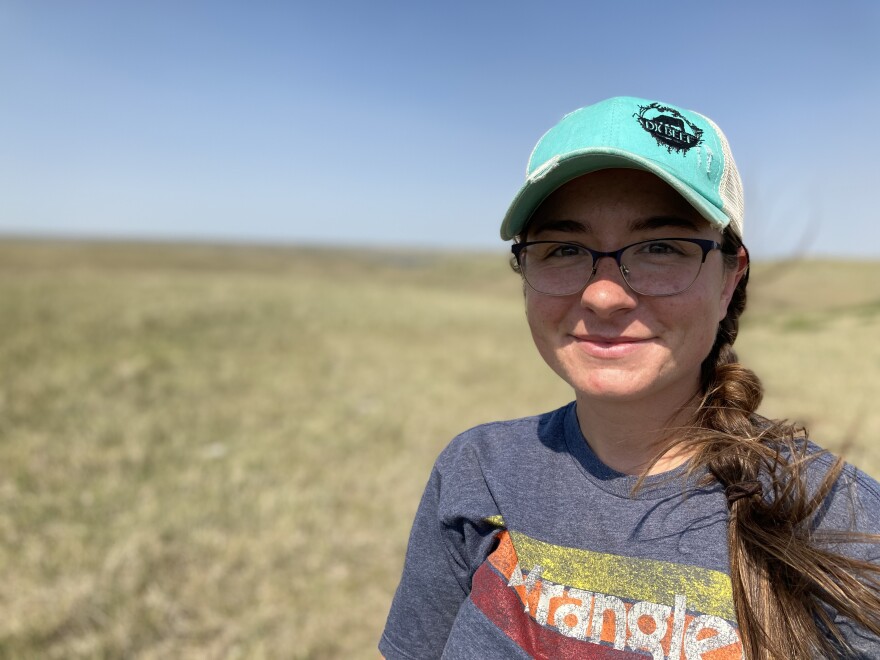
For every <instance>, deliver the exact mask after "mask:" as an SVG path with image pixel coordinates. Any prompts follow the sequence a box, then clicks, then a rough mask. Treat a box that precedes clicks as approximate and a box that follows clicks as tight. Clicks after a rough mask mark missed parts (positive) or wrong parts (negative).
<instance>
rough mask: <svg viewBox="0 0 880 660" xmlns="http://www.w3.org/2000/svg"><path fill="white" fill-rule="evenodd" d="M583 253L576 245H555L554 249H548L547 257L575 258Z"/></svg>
mask: <svg viewBox="0 0 880 660" xmlns="http://www.w3.org/2000/svg"><path fill="white" fill-rule="evenodd" d="M583 253H584V251H583V250H582V249H581V248H579V247H577V246H576V245H557V246H556V247H552V246H551V247H550V250H549V251H548V253H547V256H548V257H577V256H580V255H582V254H583Z"/></svg>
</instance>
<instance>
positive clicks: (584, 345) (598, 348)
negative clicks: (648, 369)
mask: <svg viewBox="0 0 880 660" xmlns="http://www.w3.org/2000/svg"><path fill="white" fill-rule="evenodd" d="M573 337H574V339H575V343H576V344H577V346H578V348H579V349H580V350H582V351H584V352H585V353H586V354H587V355H590V356H593V357H598V358H620V357H625V356H627V355H630V354H632V353H634V352H636V351H637V350H639V349H640V348H641V347H642V346H644V345H645V344H646V343H648V342H650V341H651V340H650V338H648V339H642V338H640V337H601V336H597V335H589V336H575V335H573Z"/></svg>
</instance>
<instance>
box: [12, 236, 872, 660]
mask: <svg viewBox="0 0 880 660" xmlns="http://www.w3.org/2000/svg"><path fill="white" fill-rule="evenodd" d="M768 269H770V267H764V268H761V267H758V268H756V274H755V284H756V285H757V286H755V287H754V288H753V305H752V306H753V309H752V310H751V312H750V316H749V319H750V320H749V321H748V322H747V323H746V325H745V328H744V331H743V336H742V339H741V353H742V354H743V356H744V357H745V358H746V359H747V361H748V362H749V363H750V364H751V365H753V366H754V367H755V368H756V369H757V370H758V372H759V373H760V374H761V375H762V376H763V377H764V379H765V381H766V383H767V385H768V389H769V394H768V397H767V410H768V411H769V412H772V413H773V414H775V415H785V416H788V417H795V418H800V419H804V420H807V421H809V422H811V423H812V424H813V426H814V428H815V429H816V433H815V436H816V437H817V439H819V440H820V441H824V443H825V444H828V445H832V446H834V445H839V444H840V443H841V442H842V441H843V440H845V439H847V438H849V437H852V438H854V444H853V447H852V448H851V449H850V454H851V455H852V456H853V457H854V458H855V459H857V460H856V462H857V463H858V464H859V465H861V466H863V467H865V468H867V469H868V470H869V471H870V472H872V473H874V474H880V454H878V451H880V450H878V449H876V448H875V444H876V443H873V442H872V440H873V438H875V437H877V435H878V432H880V411H878V409H877V406H875V405H873V402H874V401H876V400H878V398H880V379H878V378H877V375H878V373H880V347H878V342H877V340H876V338H877V337H878V330H880V264H878V263H857V264H830V263H829V264H823V263H799V264H794V265H789V266H787V267H786V268H785V269H783V270H778V271H774V272H776V274H775V275H774V272H768ZM762 270H763V271H764V272H765V273H766V274H767V275H768V278H767V284H766V285H761V284H759V283H760V282H761V276H762ZM0 370H2V375H3V378H2V381H0V465H2V466H3V467H2V471H0V574H2V576H3V580H2V581H0V657H49V658H71V657H122V656H136V657H145V658H153V657H157V658H158V657H168V656H171V657H224V658H225V657H231V658H235V657H293V658H340V657H345V658H348V657H374V656H375V651H374V649H375V642H376V640H377V638H378V635H379V632H380V630H381V627H382V624H383V622H384V618H385V615H386V612H387V608H388V605H389V602H390V598H391V595H392V593H393V589H394V587H395V585H396V581H397V579H398V577H399V571H400V561H401V557H402V553H403V550H404V546H405V543H406V537H407V532H408V528H409V525H410V522H411V518H412V514H413V511H414V509H415V506H416V504H417V501H418V497H419V495H420V493H421V489H422V486H423V484H424V481H425V479H426V478H427V473H428V470H429V469H430V465H431V463H432V462H433V459H434V457H435V456H436V454H437V452H438V451H439V450H440V449H441V447H442V446H443V445H444V444H445V443H446V442H447V441H448V440H449V439H450V438H451V437H452V436H453V435H454V434H455V433H457V432H459V431H461V430H463V429H464V428H466V427H468V426H470V425H473V424H476V423H479V422H482V421H487V420H491V419H498V418H504V417H513V416H520V415H524V414H530V413H534V412H539V411H542V410H547V409H550V408H552V407H555V406H557V405H560V404H561V403H563V402H565V401H567V400H568V399H569V393H568V392H567V391H566V388H565V386H564V385H563V384H562V383H560V382H558V381H557V379H556V378H555V376H553V375H552V373H550V371H549V370H548V369H546V368H545V367H544V366H543V364H542V363H541V362H540V358H538V356H537V355H536V354H535V351H534V350H533V348H532V346H531V342H530V339H529V337H528V332H527V330H526V327H525V322H524V319H523V312H522V306H521V300H520V292H519V284H518V282H517V280H516V277H515V276H514V275H512V274H511V273H510V272H509V270H508V269H507V266H506V258H505V256H504V255H503V253H502V252H499V253H498V255H497V256H486V255H471V256H467V257H462V258H460V259H453V258H451V257H449V256H447V255H443V254H429V253H416V254H403V253H400V252H385V253H379V252H375V253H368V254H360V255H358V254H355V253H352V252H346V251H343V252H338V251H334V252H330V251H322V250H314V249H313V250H306V249H269V248H249V247H206V246H162V245H113V244H91V245H90V244H76V243H47V242H42V243H39V242H12V241H6V242H4V243H0Z"/></svg>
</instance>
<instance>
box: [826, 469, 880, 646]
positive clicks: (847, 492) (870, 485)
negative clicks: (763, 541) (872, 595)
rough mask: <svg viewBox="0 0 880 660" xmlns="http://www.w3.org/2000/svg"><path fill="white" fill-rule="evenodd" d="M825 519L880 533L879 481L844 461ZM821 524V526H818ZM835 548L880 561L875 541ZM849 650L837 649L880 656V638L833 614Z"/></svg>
mask: <svg viewBox="0 0 880 660" xmlns="http://www.w3.org/2000/svg"><path fill="white" fill-rule="evenodd" d="M829 500H830V503H829V506H828V509H827V512H826V519H825V520H823V524H822V525H821V527H825V528H826V529H833V530H852V531H855V532H857V533H866V534H880V485H878V483H877V482H876V481H875V480H874V479H872V478H871V477H869V476H868V475H867V474H865V473H864V472H862V471H860V470H857V469H855V468H853V467H852V466H851V465H847V466H846V467H845V469H844V471H843V473H842V474H841V477H840V478H839V479H838V482H837V484H835V488H834V490H833V491H832V493H831V496H830V498H829ZM821 527H820V529H821ZM836 550H837V551H838V552H841V553H843V554H846V555H849V556H851V557H854V558H857V559H861V560H863V561H869V562H872V563H874V564H880V544H878V543H877V542H869V541H863V542H853V543H843V544H840V545H839V546H837V548H836ZM833 620H834V623H835V625H836V626H837V628H838V630H839V631H840V633H841V634H842V635H843V637H844V639H845V640H846V642H847V644H848V645H849V647H850V648H849V650H847V649H843V648H841V649H839V652H840V657H846V658H859V659H862V660H869V659H875V658H880V639H878V638H877V636H876V635H874V634H873V633H871V632H869V631H867V630H865V629H864V628H862V627H860V626H858V625H856V624H855V623H854V622H853V621H851V620H850V619H847V618H845V617H843V616H840V615H837V614H833Z"/></svg>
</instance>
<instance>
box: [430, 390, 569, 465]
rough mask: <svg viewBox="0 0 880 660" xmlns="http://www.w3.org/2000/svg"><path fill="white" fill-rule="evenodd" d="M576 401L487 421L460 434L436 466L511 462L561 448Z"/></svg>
mask: <svg viewBox="0 0 880 660" xmlns="http://www.w3.org/2000/svg"><path fill="white" fill-rule="evenodd" d="M573 408H574V403H570V404H567V405H565V406H563V407H561V408H557V409H556V410H552V411H550V412H546V413H542V414H539V415H531V416H528V417H519V418H516V419H508V420H500V421H494V422H487V423H485V424H480V425H478V426H474V427H472V428H470V429H468V430H467V431H464V432H463V433H460V434H459V435H457V436H456V437H455V438H453V439H452V441H451V442H450V443H449V444H448V445H447V446H446V448H445V449H444V450H443V451H442V452H441V453H440V456H439V457H438V458H437V462H436V464H435V467H436V468H438V469H440V470H444V469H457V468H458V467H459V466H460V465H461V463H462V462H466V463H474V462H477V463H483V464H485V463H490V464H491V463H494V462H496V461H504V462H510V461H511V460H512V459H513V457H515V456H520V457H525V458H528V457H529V456H531V455H532V454H534V453H535V452H541V451H545V450H547V449H551V450H552V449H554V448H561V447H563V446H564V445H565V428H566V423H570V420H567V418H568V417H569V416H571V415H573V414H574V411H573Z"/></svg>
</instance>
